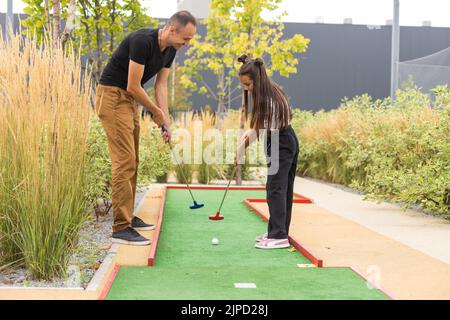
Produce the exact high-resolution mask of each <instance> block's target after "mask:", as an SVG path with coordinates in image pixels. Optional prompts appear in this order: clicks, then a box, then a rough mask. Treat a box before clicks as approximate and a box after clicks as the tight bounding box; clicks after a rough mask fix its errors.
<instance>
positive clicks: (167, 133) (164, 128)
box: [161, 124, 172, 143]
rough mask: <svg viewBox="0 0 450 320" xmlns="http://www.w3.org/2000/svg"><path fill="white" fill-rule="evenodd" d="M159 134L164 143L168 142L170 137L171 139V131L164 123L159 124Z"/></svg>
mask: <svg viewBox="0 0 450 320" xmlns="http://www.w3.org/2000/svg"><path fill="white" fill-rule="evenodd" d="M161 135H162V137H163V140H164V142H165V143H169V142H170V139H172V132H171V131H170V128H168V127H167V126H166V125H165V124H162V125H161Z"/></svg>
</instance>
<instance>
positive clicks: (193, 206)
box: [189, 201, 205, 209]
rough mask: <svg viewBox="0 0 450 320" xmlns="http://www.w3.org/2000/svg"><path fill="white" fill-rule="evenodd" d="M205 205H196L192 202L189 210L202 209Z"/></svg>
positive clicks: (195, 202)
mask: <svg viewBox="0 0 450 320" xmlns="http://www.w3.org/2000/svg"><path fill="white" fill-rule="evenodd" d="M204 206H205V205H204V204H203V203H200V204H198V203H197V201H194V204H193V205H192V206H190V207H189V208H191V209H200V208H202V207H204Z"/></svg>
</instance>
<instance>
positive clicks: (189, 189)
mask: <svg viewBox="0 0 450 320" xmlns="http://www.w3.org/2000/svg"><path fill="white" fill-rule="evenodd" d="M168 144H169V148H170V151H171V152H172V156H173V157H174V158H175V162H176V163H177V165H178V167H180V163H179V162H178V160H177V157H176V156H175V153H174V152H173V149H172V144H171V143H170V142H169V143H168ZM180 172H181V175H182V176H183V179H184V181H185V182H186V185H187V187H188V191H189V193H190V195H191V197H192V201H194V203H196V201H195V199H194V195H193V194H192V191H191V187H190V186H189V183H188V180H187V179H186V176H185V175H184V172H183V169H182V168H180Z"/></svg>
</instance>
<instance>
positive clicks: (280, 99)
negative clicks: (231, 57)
mask: <svg viewBox="0 0 450 320" xmlns="http://www.w3.org/2000/svg"><path fill="white" fill-rule="evenodd" d="M238 61H239V62H242V64H243V65H242V66H241V68H240V69H239V76H243V75H247V76H248V77H250V79H252V80H253V90H252V108H251V112H250V114H251V119H250V126H251V128H255V129H256V130H257V131H258V132H259V130H260V129H269V128H271V127H272V126H274V128H275V129H279V130H283V129H286V128H287V127H288V126H289V122H290V120H291V119H292V111H291V108H290V106H289V99H288V97H287V95H286V94H285V93H284V91H283V90H282V89H281V88H280V87H279V86H278V85H277V84H276V83H274V82H273V81H272V80H271V79H270V78H269V76H268V75H267V73H266V68H265V67H264V61H263V60H262V59H261V58H256V59H248V56H247V55H245V54H244V55H242V56H240V57H239V58H238ZM246 96H247V94H246V93H244V104H247V105H248V99H246V98H245V97H246ZM247 105H245V108H246V109H247ZM272 128H273V127H272Z"/></svg>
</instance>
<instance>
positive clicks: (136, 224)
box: [131, 217, 155, 231]
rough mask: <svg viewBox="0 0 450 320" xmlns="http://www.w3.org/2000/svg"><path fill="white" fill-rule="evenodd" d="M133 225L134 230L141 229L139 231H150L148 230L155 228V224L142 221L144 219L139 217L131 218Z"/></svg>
mask: <svg viewBox="0 0 450 320" xmlns="http://www.w3.org/2000/svg"><path fill="white" fill-rule="evenodd" d="M131 227H132V228H133V229H134V230H139V231H148V230H153V229H155V225H154V224H148V223H145V222H144V221H142V219H140V218H138V217H133V219H132V220H131Z"/></svg>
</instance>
